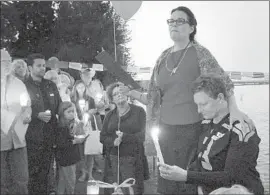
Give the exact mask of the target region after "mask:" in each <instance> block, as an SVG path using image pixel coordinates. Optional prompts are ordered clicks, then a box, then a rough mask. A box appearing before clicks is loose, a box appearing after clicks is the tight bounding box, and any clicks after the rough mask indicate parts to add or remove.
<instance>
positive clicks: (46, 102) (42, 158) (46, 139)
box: [25, 54, 61, 195]
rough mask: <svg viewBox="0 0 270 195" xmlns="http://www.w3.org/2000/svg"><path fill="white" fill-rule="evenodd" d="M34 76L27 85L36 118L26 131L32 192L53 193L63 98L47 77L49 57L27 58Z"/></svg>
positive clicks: (34, 56) (34, 117) (36, 55)
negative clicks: (50, 187)
mask: <svg viewBox="0 0 270 195" xmlns="http://www.w3.org/2000/svg"><path fill="white" fill-rule="evenodd" d="M27 64H28V67H29V70H30V72H31V76H30V77H29V78H28V79H27V80H26V82H25V85H26V87H27V90H28V93H29V95H30V98H31V103H32V121H31V122H30V124H29V127H28V129H27V132H26V143H27V154H28V165H29V166H28V169H29V188H28V189H29V194H31V195H32V194H49V192H48V190H47V189H48V182H49V178H48V176H49V170H50V165H51V161H52V158H53V155H54V153H53V151H54V147H55V145H56V143H55V129H56V126H57V118H56V114H57V113H58V107H59V104H60V103H61V97H60V95H59V92H58V88H57V86H56V84H55V83H53V82H52V81H49V80H47V79H44V78H43V77H44V75H45V69H46V67H45V57H44V56H43V55H41V54H31V55H29V56H28V57H27Z"/></svg>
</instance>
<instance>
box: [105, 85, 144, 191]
mask: <svg viewBox="0 0 270 195" xmlns="http://www.w3.org/2000/svg"><path fill="white" fill-rule="evenodd" d="M121 85H123V84H122V83H112V84H111V85H109V86H108V88H107V95H108V98H109V100H110V102H112V103H114V104H115V105H116V108H115V109H114V110H112V111H110V112H109V113H108V114H107V115H106V117H105V119H104V123H103V128H102V131H101V133H100V142H101V143H102V144H103V145H105V146H106V148H107V152H108V158H106V159H105V160H109V161H110V163H105V164H106V165H108V166H110V167H109V168H111V172H112V175H110V176H108V180H109V183H114V182H119V184H120V183H122V182H123V181H125V180H126V179H128V178H134V179H135V180H136V183H135V184H134V185H133V186H132V187H133V189H134V194H137V195H139V194H143V193H144V183H143V181H144V180H145V179H148V176H149V175H148V164H147V163H146V161H145V159H146V156H145V153H144V146H143V143H144V141H145V124H146V113H145V111H144V109H143V108H142V107H139V106H136V105H133V104H129V103H128V98H127V96H126V95H123V94H121V93H120V92H119V86H121ZM106 168H108V167H106ZM106 168H105V170H106V171H105V173H104V174H105V175H106V176H107V175H109V173H108V172H107V170H109V169H106ZM118 168H119V170H118ZM118 171H119V172H118ZM126 190H127V188H126V189H124V188H123V192H124V194H129V193H128V192H127V191H126ZM105 193H106V194H107V192H105ZM108 194H111V193H108Z"/></svg>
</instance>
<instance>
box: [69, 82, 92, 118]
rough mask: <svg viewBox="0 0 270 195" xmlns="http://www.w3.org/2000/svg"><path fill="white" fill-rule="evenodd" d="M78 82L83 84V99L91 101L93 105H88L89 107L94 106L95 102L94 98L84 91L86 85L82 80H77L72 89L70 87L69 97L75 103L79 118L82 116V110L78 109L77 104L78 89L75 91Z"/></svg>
mask: <svg viewBox="0 0 270 195" xmlns="http://www.w3.org/2000/svg"><path fill="white" fill-rule="evenodd" d="M79 84H83V85H84V86H85V91H84V92H83V99H84V100H85V101H88V102H93V105H89V106H90V107H91V108H94V107H95V106H94V105H95V104H94V99H93V98H92V97H91V96H89V95H88V94H87V92H86V90H87V87H86V85H85V84H84V82H83V81H82V80H77V81H76V82H75V84H74V86H73V89H72V92H71V98H70V99H71V101H72V102H73V103H74V104H75V107H76V112H77V116H78V118H79V119H80V120H81V119H82V117H83V116H82V112H81V109H80V106H79V94H78V91H77V86H78V85H79ZM93 106H94V107H93Z"/></svg>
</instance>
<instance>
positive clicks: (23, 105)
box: [1, 50, 31, 194]
mask: <svg viewBox="0 0 270 195" xmlns="http://www.w3.org/2000/svg"><path fill="white" fill-rule="evenodd" d="M10 67H11V57H10V55H9V54H8V52H7V51H5V50H1V194H27V193H28V189H27V184H28V162H27V150H26V142H25V133H26V130H27V127H28V123H29V122H30V120H31V117H30V116H31V107H30V106H31V105H30V101H29V100H30V98H29V95H28V92H27V89H26V87H25V85H24V83H23V82H22V81H21V80H20V79H18V78H17V77H16V76H15V75H14V74H12V72H11V70H10Z"/></svg>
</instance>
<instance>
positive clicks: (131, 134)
mask: <svg viewBox="0 0 270 195" xmlns="http://www.w3.org/2000/svg"><path fill="white" fill-rule="evenodd" d="M118 121H119V119H118V113H117V111H116V109H115V110H113V111H111V112H109V113H108V114H107V116H106V118H105V120H104V123H103V129H102V131H101V133H100V141H101V143H103V144H104V145H106V147H110V148H111V151H110V154H112V155H117V147H115V146H114V140H115V139H116V138H117V135H116V133H115V132H116V131H117V130H118ZM145 123H146V119H145V111H144V110H143V108H141V107H139V106H135V105H132V104H130V111H129V112H128V113H127V114H126V115H124V116H122V117H121V118H120V131H122V132H123V137H122V143H121V145H120V156H135V155H136V154H137V153H138V150H139V144H143V142H144V140H145Z"/></svg>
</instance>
